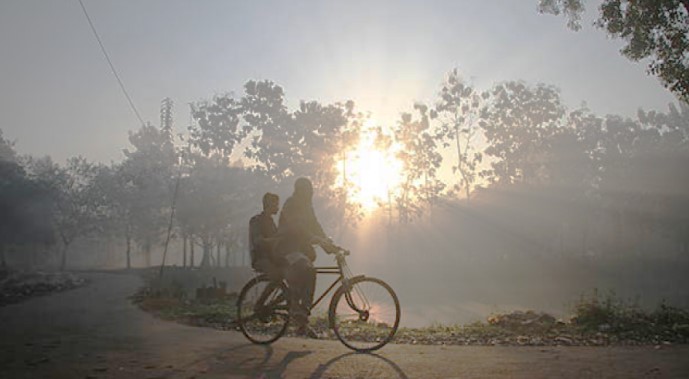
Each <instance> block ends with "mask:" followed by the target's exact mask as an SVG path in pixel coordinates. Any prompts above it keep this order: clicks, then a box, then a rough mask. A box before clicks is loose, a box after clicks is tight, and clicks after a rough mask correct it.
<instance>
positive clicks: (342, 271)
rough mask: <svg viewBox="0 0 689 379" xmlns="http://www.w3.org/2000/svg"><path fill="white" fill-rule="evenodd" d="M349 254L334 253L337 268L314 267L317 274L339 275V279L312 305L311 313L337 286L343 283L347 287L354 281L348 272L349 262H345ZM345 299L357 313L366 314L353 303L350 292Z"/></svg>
mask: <svg viewBox="0 0 689 379" xmlns="http://www.w3.org/2000/svg"><path fill="white" fill-rule="evenodd" d="M347 253H348V252H346V251H345V253H343V252H340V251H338V252H335V253H334V254H335V260H336V261H337V266H320V267H314V269H316V274H327V275H338V277H337V279H335V281H334V282H332V284H330V286H329V287H328V289H326V290H325V291H323V293H322V294H321V295H320V296H319V297H318V299H317V300H316V301H314V302H313V303H312V304H311V308H309V310H310V311H311V310H313V309H314V308H316V306H318V304H319V303H320V302H321V301H322V300H323V299H324V298H325V297H326V296H328V294H329V293H330V291H332V290H333V288H335V286H337V285H338V284H339V283H343V285H347V283H348V282H349V281H350V280H351V279H352V278H351V277H350V276H351V273H349V272H348V271H349V270H347V262H346V261H345V258H344V257H345V254H347ZM345 298H346V300H347V304H349V306H350V307H351V308H352V309H354V310H355V311H357V312H359V313H362V312H364V311H363V310H361V309H359V308H358V307H357V306H356V305H355V304H354V302H353V301H352V298H351V294H350V293H349V290H348V291H347V292H346V293H345Z"/></svg>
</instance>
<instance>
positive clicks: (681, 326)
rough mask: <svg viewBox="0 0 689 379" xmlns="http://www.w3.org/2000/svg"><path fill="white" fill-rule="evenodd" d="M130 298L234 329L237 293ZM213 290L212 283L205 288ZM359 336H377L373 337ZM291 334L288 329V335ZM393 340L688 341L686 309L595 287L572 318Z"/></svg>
mask: <svg viewBox="0 0 689 379" xmlns="http://www.w3.org/2000/svg"><path fill="white" fill-rule="evenodd" d="M148 283H149V284H148V285H147V286H145V287H142V288H141V289H140V291H139V292H138V293H137V294H136V295H135V296H133V298H132V299H133V301H134V303H135V304H137V305H138V306H139V307H140V308H141V309H143V310H145V311H147V312H150V313H153V314H154V315H156V316H157V317H160V318H162V319H165V320H170V321H175V322H179V323H183V324H187V325H194V326H201V327H211V328H215V329H220V330H236V329H237V325H236V323H235V314H236V301H237V293H235V292H230V293H227V294H224V295H220V296H216V297H215V298H206V299H198V298H191V297H188V296H186V295H185V293H186V292H185V291H182V290H180V288H179V287H178V286H169V287H165V288H163V287H160V286H159V283H158V282H157V281H156V280H152V281H150V280H149V282H148ZM209 288H213V287H209ZM310 323H311V327H312V328H313V329H314V330H315V331H316V333H317V334H318V335H319V338H321V339H335V336H334V334H333V332H332V330H330V329H329V327H328V319H327V315H326V314H315V315H313V316H312V317H311V319H310ZM367 333H369V331H366V330H362V336H366V338H371V339H375V338H376V337H378V336H376V335H373V334H371V335H367ZM290 334H292V333H291V331H288V335H290ZM394 341H395V342H397V343H408V344H422V345H510V346H557V345H562V346H608V345H655V346H657V347H660V346H662V345H670V344H686V343H688V342H689V312H688V311H687V310H685V309H681V308H677V307H674V306H671V305H668V304H666V303H665V302H662V303H660V304H659V305H658V306H657V307H656V308H655V309H652V310H648V309H642V308H641V307H639V306H638V305H637V304H636V303H635V302H632V301H626V300H623V299H620V298H619V297H617V296H616V295H615V294H614V293H607V294H605V295H602V294H600V293H599V292H598V291H597V290H594V291H593V292H592V293H591V294H590V295H586V296H582V297H581V299H580V300H579V301H578V302H577V303H576V304H575V305H574V306H573V309H572V310H571V316H570V317H569V318H567V319H556V318H555V317H553V316H552V315H549V314H547V313H543V312H536V311H532V310H529V311H514V312H510V313H503V314H494V315H491V316H490V317H488V318H487V319H486V320H485V321H477V322H474V323H471V324H455V325H443V324H433V325H431V326H428V327H423V328H400V329H399V330H398V332H397V334H396V336H395V340H394Z"/></svg>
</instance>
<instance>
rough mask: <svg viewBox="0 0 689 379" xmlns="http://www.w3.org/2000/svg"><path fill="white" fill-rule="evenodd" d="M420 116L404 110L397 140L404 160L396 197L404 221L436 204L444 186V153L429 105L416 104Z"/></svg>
mask: <svg viewBox="0 0 689 379" xmlns="http://www.w3.org/2000/svg"><path fill="white" fill-rule="evenodd" d="M414 111H415V112H416V113H417V117H418V118H417V119H415V118H414V115H413V114H411V113H402V115H401V118H400V121H399V122H398V124H397V126H396V128H395V132H394V135H395V142H396V143H397V144H399V145H400V151H399V152H398V153H397V158H398V159H399V160H400V161H401V162H402V174H403V179H402V184H401V189H400V193H399V194H398V195H397V197H396V203H397V208H398V212H399V218H400V222H402V223H407V222H409V221H411V219H412V218H413V216H415V215H419V214H421V213H422V211H423V207H422V206H423V205H426V206H428V207H429V208H430V207H431V206H432V204H433V202H434V200H435V199H436V198H437V197H438V195H439V193H440V192H441V191H442V189H443V187H444V185H443V183H442V182H441V181H440V180H438V178H437V173H438V168H439V167H440V164H441V163H442V159H443V158H442V155H441V154H440V153H439V152H438V146H437V144H436V141H435V139H434V137H433V134H434V133H433V131H432V130H431V123H430V115H429V113H430V112H429V110H428V107H427V106H426V105H424V104H421V103H416V104H414Z"/></svg>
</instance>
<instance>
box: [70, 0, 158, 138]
mask: <svg viewBox="0 0 689 379" xmlns="http://www.w3.org/2000/svg"><path fill="white" fill-rule="evenodd" d="M79 5H81V10H83V11H84V16H86V20H87V21H88V23H89V26H91V31H92V32H93V35H94V36H95V37H96V41H98V45H99V46H100V49H101V51H102V52H103V55H104V56H105V60H106V61H108V65H110V70H111V71H112V74H113V75H114V76H115V79H117V83H118V84H119V85H120V89H122V93H123V94H124V97H126V98H127V101H128V102H129V106H130V107H131V108H132V111H133V112H134V114H135V115H136V118H138V119H139V122H141V126H145V125H146V123H145V122H144V120H143V118H141V115H140V114H139V111H138V110H136V106H134V101H132V98H131V96H129V92H127V88H126V87H125V86H124V83H123V82H122V79H121V78H120V75H119V74H118V73H117V70H116V69H115V65H114V64H113V63H112V60H111V59H110V55H108V52H107V50H105V46H104V45H103V41H101V39H100V36H99V35H98V31H96V27H95V26H94V25H93V21H91V17H90V16H89V12H88V11H87V10H86V7H85V6H84V2H83V1H82V0H79Z"/></svg>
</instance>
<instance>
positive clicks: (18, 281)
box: [0, 268, 86, 306]
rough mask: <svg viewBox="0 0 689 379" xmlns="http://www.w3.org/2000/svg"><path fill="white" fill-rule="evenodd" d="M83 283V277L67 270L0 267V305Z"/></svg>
mask: <svg viewBox="0 0 689 379" xmlns="http://www.w3.org/2000/svg"><path fill="white" fill-rule="evenodd" d="M85 283H86V281H85V280H84V279H83V278H81V277H79V276H77V275H74V274H72V273H69V272H43V271H19V270H11V269H8V268H5V269H0V306H3V305H7V304H13V303H18V302H20V301H22V300H25V299H28V298H30V297H33V296H40V295H47V294H50V293H54V292H60V291H65V290H68V289H72V288H77V287H80V286H82V285H84V284H85Z"/></svg>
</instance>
